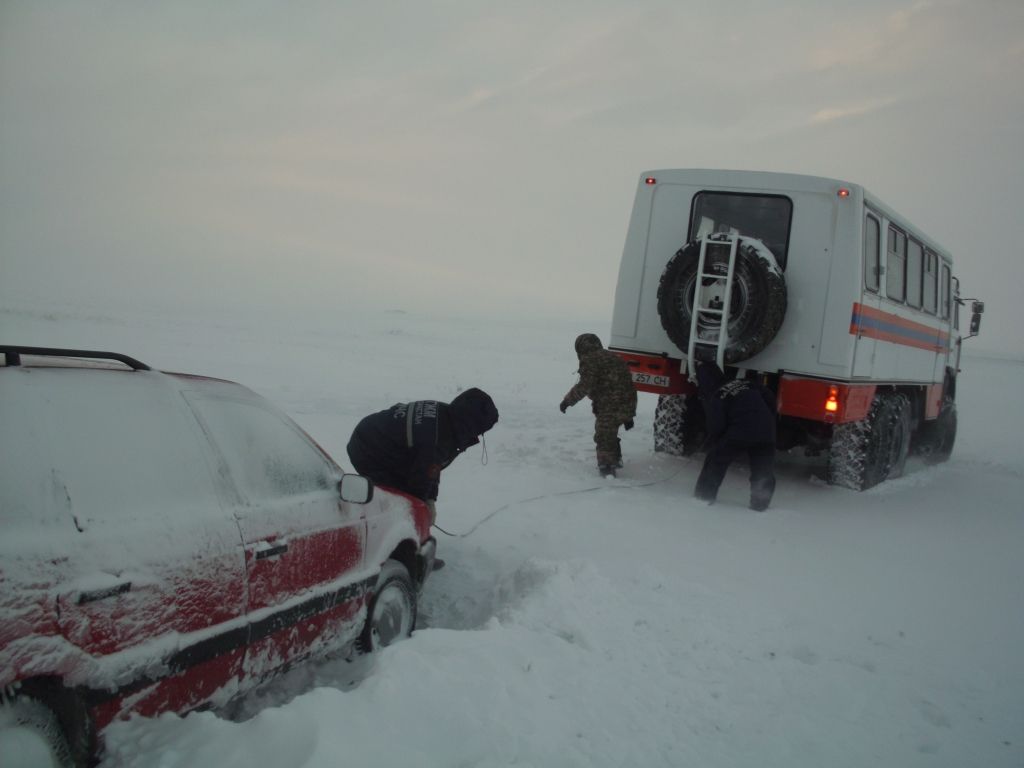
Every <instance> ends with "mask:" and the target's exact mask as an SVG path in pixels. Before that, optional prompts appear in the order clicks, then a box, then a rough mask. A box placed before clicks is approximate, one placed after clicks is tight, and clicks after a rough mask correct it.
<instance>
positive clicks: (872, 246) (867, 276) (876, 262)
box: [864, 213, 882, 293]
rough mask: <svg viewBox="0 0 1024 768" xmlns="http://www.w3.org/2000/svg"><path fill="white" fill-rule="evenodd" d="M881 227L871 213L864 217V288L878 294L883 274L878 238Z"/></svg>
mask: <svg viewBox="0 0 1024 768" xmlns="http://www.w3.org/2000/svg"><path fill="white" fill-rule="evenodd" d="M880 235H881V225H880V224H879V223H878V219H876V218H875V217H874V216H872V215H871V214H870V213H869V214H868V215H867V216H865V217H864V287H865V288H867V289H868V290H869V291H871V292H873V293H878V276H879V275H880V274H881V269H880V267H881V266H882V265H881V259H880V253H879V247H878V245H879V243H878V238H879V236H880Z"/></svg>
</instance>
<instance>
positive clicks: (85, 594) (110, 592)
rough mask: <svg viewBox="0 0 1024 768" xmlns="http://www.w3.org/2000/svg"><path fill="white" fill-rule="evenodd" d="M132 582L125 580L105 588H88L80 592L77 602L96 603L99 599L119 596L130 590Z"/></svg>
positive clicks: (80, 603)
mask: <svg viewBox="0 0 1024 768" xmlns="http://www.w3.org/2000/svg"><path fill="white" fill-rule="evenodd" d="M131 588H132V583H131V582H130V581H124V582H121V583H120V584H115V585H114V586H112V587H104V588H103V589H88V590H83V591H81V592H79V593H78V599H77V600H75V602H76V603H77V604H78V605H84V604H85V603H95V602H96V601H97V600H106V599H107V598H108V597H117V596H118V595H123V594H124V593H125V592H128V591H130V590H131Z"/></svg>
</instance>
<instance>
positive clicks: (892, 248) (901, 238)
mask: <svg viewBox="0 0 1024 768" xmlns="http://www.w3.org/2000/svg"><path fill="white" fill-rule="evenodd" d="M906 291H907V236H906V235H905V234H904V233H903V232H900V231H899V230H898V229H896V228H895V227H893V226H891V225H890V227H889V248H888V252H887V253H886V259H885V295H886V296H888V297H889V298H890V299H893V300H894V301H900V302H902V301H903V300H904V299H905V298H906Z"/></svg>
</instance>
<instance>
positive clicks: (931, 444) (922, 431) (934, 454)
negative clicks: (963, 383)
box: [914, 398, 956, 464]
mask: <svg viewBox="0 0 1024 768" xmlns="http://www.w3.org/2000/svg"><path fill="white" fill-rule="evenodd" d="M955 442H956V403H954V402H953V401H952V400H950V399H948V398H947V399H946V400H945V402H943V404H942V408H941V409H940V410H939V416H938V418H936V419H935V421H926V422H924V423H922V424H921V427H920V428H919V429H918V431H917V438H916V439H915V440H914V452H915V453H917V454H919V455H920V456H921V458H922V459H924V461H925V463H927V464H940V463H942V462H943V461H946V460H947V459H948V458H949V457H950V455H951V454H952V453H953V444H954V443H955Z"/></svg>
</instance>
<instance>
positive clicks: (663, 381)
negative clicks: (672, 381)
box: [632, 371, 669, 388]
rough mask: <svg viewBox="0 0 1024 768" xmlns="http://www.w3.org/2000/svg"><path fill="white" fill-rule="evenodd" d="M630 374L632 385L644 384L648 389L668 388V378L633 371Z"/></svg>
mask: <svg viewBox="0 0 1024 768" xmlns="http://www.w3.org/2000/svg"><path fill="white" fill-rule="evenodd" d="M632 374H633V383H634V384H645V385H646V386H648V387H666V388H667V387H668V382H669V377H668V376H658V375H656V374H653V373H637V372H635V371H633V372H632Z"/></svg>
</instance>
